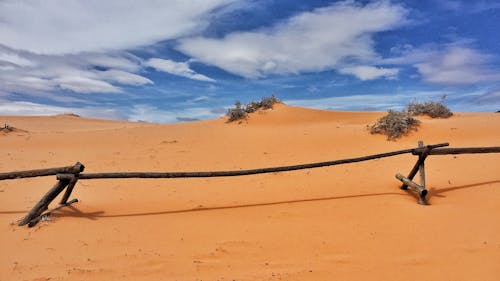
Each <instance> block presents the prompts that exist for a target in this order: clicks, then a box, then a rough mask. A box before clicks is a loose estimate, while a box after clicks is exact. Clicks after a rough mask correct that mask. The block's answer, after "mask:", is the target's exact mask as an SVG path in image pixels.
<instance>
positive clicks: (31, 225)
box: [28, 198, 78, 227]
mask: <svg viewBox="0 0 500 281" xmlns="http://www.w3.org/2000/svg"><path fill="white" fill-rule="evenodd" d="M76 202H78V199H76V198H75V199H73V200H71V201H69V202H66V203H64V204H61V205H59V206H57V207H55V208H54V209H52V210H50V211H48V212H45V213H44V214H41V215H39V216H38V217H36V218H34V219H32V220H30V222H29V223H28V227H33V226H35V225H36V224H37V223H38V222H40V221H41V220H42V219H43V218H44V217H48V216H50V214H52V213H53V212H55V211H57V210H59V209H61V208H63V207H67V206H70V205H71V204H73V203H76Z"/></svg>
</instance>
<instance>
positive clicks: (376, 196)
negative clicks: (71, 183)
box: [0, 104, 500, 280]
mask: <svg viewBox="0 0 500 281" xmlns="http://www.w3.org/2000/svg"><path fill="white" fill-rule="evenodd" d="M383 114H384V113H380V112H330V111H319V110H310V109H304V108H297V107H290V106H285V105H281V104H280V105H277V106H276V107H275V109H274V110H270V111H260V112H257V113H254V114H253V115H252V116H251V117H250V118H249V120H247V121H244V122H242V123H240V124H237V123H230V124H229V123H226V122H225V119H224V118H220V119H215V120H208V121H199V122H189V123H183V124H168V125H158V124H150V123H132V122H122V121H108V120H94V119H86V118H79V117H74V116H68V115H61V116H52V117H15V116H12V117H6V116H4V117H0V124H4V123H7V124H9V125H11V126H14V127H16V128H19V129H22V130H24V131H25V132H22V133H15V134H4V135H0V157H1V159H2V161H0V172H4V171H11V170H22V169H32V168H43V167H56V166H66V165H71V164H73V163H75V162H76V161H80V162H82V163H84V164H85V165H86V167H87V168H86V172H105V171H110V172H112V171H208V170H231V169H251V168H260V167H271V166H278V165H293V164H300V163H308V162H319V161H327V160H334V159H341V158H346V157H356V156H362V155H366V154H371V153H379V152H386V151H391V150H398V149H404V148H411V147H415V146H416V144H417V141H418V140H424V141H425V142H426V143H428V144H431V143H441V142H449V143H450V144H451V146H452V147H463V146H498V145H499V140H500V130H499V129H500V115H499V114H494V113H491V114H490V113H457V114H455V115H454V116H453V117H452V118H449V119H429V118H420V119H421V120H422V121H423V122H422V125H421V127H420V128H419V130H418V131H417V132H414V133H412V134H410V135H409V136H406V137H404V138H402V139H400V140H398V141H387V140H386V138H385V137H384V136H381V135H370V134H369V133H368V132H367V130H366V125H368V124H370V123H373V122H374V121H375V120H376V119H377V118H378V117H380V116H382V115H383ZM415 160H416V159H415V156H411V155H403V156H397V157H392V158H385V159H380V160H374V161H369V162H362V163H357V164H349V165H342V166H334V167H328V168H319V169H312V170H302V171H295V172H287V173H276V174H265V175H255V176H246V177H234V178H210V179H128V180H88V181H80V182H78V184H77V186H76V188H75V191H74V192H73V195H74V197H76V198H78V199H79V200H80V202H79V203H77V204H75V205H74V207H72V208H63V209H61V210H59V211H57V212H55V214H54V215H53V216H52V217H51V221H46V222H45V221H44V222H41V223H40V224H38V225H37V226H36V227H34V228H24V227H22V228H21V227H18V226H16V220H17V219H19V218H20V217H22V216H23V215H24V213H25V212H26V211H27V210H29V209H30V208H31V207H32V206H33V205H34V203H36V201H37V200H39V198H40V197H41V196H42V195H43V194H44V193H45V192H46V191H47V190H48V189H49V188H50V187H51V186H52V185H53V184H54V183H55V178H54V177H43V178H32V179H18V180H10V181H0V203H1V204H0V233H1V239H0V248H1V249H2V254H1V255H0V280H118V279H120V280H499V279H500V267H498V264H500V220H499V219H498V214H499V213H500V204H499V203H498V202H499V200H500V166H499V165H498V163H500V154H477V155H457V156H452V155H448V156H431V157H430V158H429V159H428V160H427V162H426V165H427V171H426V172H427V177H428V179H427V180H428V182H427V184H428V188H429V190H430V195H429V202H430V204H431V205H430V206H422V205H418V204H417V203H416V199H415V198H414V197H412V196H410V195H409V194H408V193H406V192H403V191H401V190H399V188H398V187H399V184H398V181H397V180H396V179H395V178H394V174H395V173H397V172H401V173H403V174H406V173H407V172H408V171H409V170H410V169H411V167H412V166H413V164H414V161H415Z"/></svg>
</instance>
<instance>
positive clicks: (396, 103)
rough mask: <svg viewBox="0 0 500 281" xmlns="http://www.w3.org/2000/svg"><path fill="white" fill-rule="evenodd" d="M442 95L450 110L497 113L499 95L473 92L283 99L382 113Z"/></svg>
mask: <svg viewBox="0 0 500 281" xmlns="http://www.w3.org/2000/svg"><path fill="white" fill-rule="evenodd" d="M443 95H446V96H447V97H446V100H445V104H446V105H447V106H448V107H450V108H451V110H452V111H457V112H467V111H479V112H480V111H486V112H492V111H497V110H499V104H500V95H499V92H488V91H487V90H484V89H483V90H477V91H472V92H467V91H463V92H450V91H445V90H440V91H404V92H397V93H394V94H377V93H374V94H354V95H349V96H340V97H328V98H319V99H295V100H284V102H285V103H286V104H289V105H293V106H301V107H308V108H315V109H326V110H353V111H386V110H388V109H396V110H400V109H403V108H404V107H405V106H406V105H407V104H408V103H409V102H412V101H419V102H424V101H429V100H434V101H437V100H440V99H441V97H442V96H443Z"/></svg>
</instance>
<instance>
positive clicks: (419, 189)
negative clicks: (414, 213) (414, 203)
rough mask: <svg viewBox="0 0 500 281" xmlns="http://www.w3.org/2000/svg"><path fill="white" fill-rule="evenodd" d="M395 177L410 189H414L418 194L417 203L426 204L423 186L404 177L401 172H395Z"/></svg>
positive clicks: (425, 190) (425, 193) (425, 191)
mask: <svg viewBox="0 0 500 281" xmlns="http://www.w3.org/2000/svg"><path fill="white" fill-rule="evenodd" d="M396 178H397V179H398V180H400V181H401V182H403V183H404V184H405V185H406V186H409V187H410V189H411V190H413V191H415V192H416V193H417V194H418V196H419V203H420V204H422V205H427V199H426V198H425V196H427V193H428V192H427V189H425V187H423V186H421V185H419V184H417V183H415V182H413V181H412V180H410V179H408V178H406V177H404V176H403V175H402V174H400V173H397V174H396Z"/></svg>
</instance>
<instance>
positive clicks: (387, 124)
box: [369, 110, 420, 140]
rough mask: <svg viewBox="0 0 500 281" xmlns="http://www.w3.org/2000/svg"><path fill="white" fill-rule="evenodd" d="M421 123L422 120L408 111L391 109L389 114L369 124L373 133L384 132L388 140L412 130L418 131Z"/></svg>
mask: <svg viewBox="0 0 500 281" xmlns="http://www.w3.org/2000/svg"><path fill="white" fill-rule="evenodd" d="M419 124H420V121H418V120H417V119H415V118H413V117H412V116H411V114H410V113H409V112H407V111H396V110H389V111H388V113H387V115H385V116H383V117H381V118H380V119H378V120H377V122H376V123H375V124H373V125H371V126H369V130H370V133H372V134H384V135H386V136H387V139H388V140H394V139H397V138H399V137H401V136H403V135H406V134H408V133H409V132H410V131H412V130H415V131H416V130H417V127H418V125H419Z"/></svg>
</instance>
